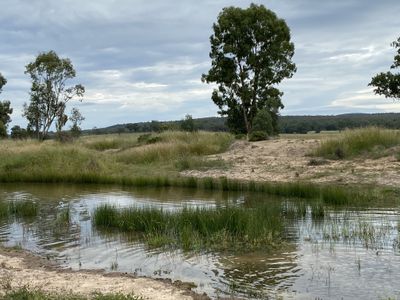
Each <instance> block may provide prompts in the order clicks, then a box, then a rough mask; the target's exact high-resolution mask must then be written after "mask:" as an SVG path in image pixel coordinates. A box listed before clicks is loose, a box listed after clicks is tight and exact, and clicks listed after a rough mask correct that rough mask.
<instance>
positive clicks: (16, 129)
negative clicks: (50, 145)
mask: <svg viewBox="0 0 400 300" xmlns="http://www.w3.org/2000/svg"><path fill="white" fill-rule="evenodd" d="M28 136H29V135H28V132H27V131H26V129H24V128H21V127H20V126H18V125H15V126H13V127H12V128H11V138H12V139H15V140H23V139H26V138H28Z"/></svg>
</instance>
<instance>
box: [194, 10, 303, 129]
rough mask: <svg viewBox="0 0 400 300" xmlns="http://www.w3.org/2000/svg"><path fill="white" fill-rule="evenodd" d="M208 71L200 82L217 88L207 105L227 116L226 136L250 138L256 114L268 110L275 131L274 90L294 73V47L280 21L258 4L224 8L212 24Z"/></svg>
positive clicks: (277, 104) (277, 106)
mask: <svg viewBox="0 0 400 300" xmlns="http://www.w3.org/2000/svg"><path fill="white" fill-rule="evenodd" d="M213 29H214V33H213V35H212V36H211V37H210V42H211V52H210V58H211V68H210V70H209V71H208V73H207V74H203V76H202V80H203V81H205V82H207V83H216V84H217V85H218V89H214V91H213V93H212V97H211V98H212V100H213V101H214V103H215V104H216V105H217V106H218V107H219V109H220V112H219V113H220V114H221V115H223V116H227V117H228V118H227V125H228V126H229V127H230V129H231V131H236V133H238V131H242V133H250V132H251V130H252V124H253V119H254V117H255V116H256V114H257V112H258V111H259V110H260V109H267V110H268V112H269V113H270V115H271V118H272V125H273V127H274V131H277V120H278V113H279V109H280V108H283V104H282V102H281V96H282V92H280V91H279V90H278V89H277V88H276V85H278V84H279V83H280V82H281V81H282V80H283V79H284V78H290V77H292V76H293V74H294V72H295V71H296V66H295V64H294V63H293V62H292V57H293V55H294V45H293V43H292V42H291V40H290V30H289V28H288V26H287V25H286V22H285V21H284V20H283V19H279V18H278V17H277V16H276V14H275V13H274V12H272V11H270V10H268V9H266V8H265V7H264V6H263V5H255V4H251V5H250V7H249V8H247V9H242V8H237V7H227V8H224V9H223V10H222V12H221V13H220V14H219V16H218V20H217V22H216V23H215V24H214V25H213Z"/></svg>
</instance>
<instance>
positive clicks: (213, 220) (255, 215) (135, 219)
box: [93, 204, 283, 250]
mask: <svg viewBox="0 0 400 300" xmlns="http://www.w3.org/2000/svg"><path fill="white" fill-rule="evenodd" d="M93 221H94V224H95V225H96V226H97V227H98V228H101V229H117V230H119V231H123V232H130V233H133V234H135V235H137V236H138V237H139V238H140V239H142V240H144V241H145V242H148V244H149V245H150V246H155V247H161V246H164V247H170V248H181V249H183V250H209V249H213V250H234V249H236V250H238V249H242V250H243V249H246V250H249V249H256V248H265V249H270V248H272V247H274V246H276V245H278V244H279V242H280V240H279V239H280V237H281V235H282V234H281V233H282V231H283V222H282V221H281V219H280V209H279V207H278V206H271V205H266V204H265V205H260V206H258V207H257V208H254V209H252V208H243V207H230V206H228V207H217V208H215V209H211V208H183V209H182V210H181V211H178V212H171V211H164V210H162V209H158V208H137V207H131V208H126V209H118V208H117V207H115V206H111V205H107V204H106V205H103V206H100V207H98V208H97V209H96V210H95V213H94V216H93Z"/></svg>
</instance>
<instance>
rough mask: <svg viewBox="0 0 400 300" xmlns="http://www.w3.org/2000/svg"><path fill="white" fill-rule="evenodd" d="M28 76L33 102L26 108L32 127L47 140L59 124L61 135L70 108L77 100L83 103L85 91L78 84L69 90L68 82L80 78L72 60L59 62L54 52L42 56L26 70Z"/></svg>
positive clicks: (58, 129) (39, 136)
mask: <svg viewBox="0 0 400 300" xmlns="http://www.w3.org/2000/svg"><path fill="white" fill-rule="evenodd" d="M25 74H29V76H30V77H31V80H32V87H31V101H30V103H29V105H27V104H25V105H24V116H25V117H26V118H27V120H28V122H29V125H28V127H29V128H30V129H31V130H32V131H34V132H35V133H36V135H37V137H38V138H42V139H43V138H45V137H46V135H47V133H48V131H49V129H50V127H51V125H52V124H53V122H54V121H55V120H57V131H61V129H62V127H63V126H64V125H65V123H66V121H67V120H68V118H67V117H66V115H65V113H64V112H65V108H66V104H67V103H68V102H69V101H70V100H71V99H73V98H75V97H78V98H80V100H81V97H83V94H84V92H85V88H84V87H83V86H82V85H80V84H77V85H75V86H71V87H66V82H67V81H68V80H70V79H72V78H74V77H75V76H76V72H75V69H74V67H73V65H72V63H71V61H70V60H69V59H68V58H65V59H64V58H59V57H58V55H57V54H56V53H55V52H54V51H49V52H43V53H40V54H39V55H38V56H37V57H36V59H35V60H34V61H33V62H31V63H29V64H28V65H27V66H26V71H25Z"/></svg>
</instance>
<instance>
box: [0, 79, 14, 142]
mask: <svg viewBox="0 0 400 300" xmlns="http://www.w3.org/2000/svg"><path fill="white" fill-rule="evenodd" d="M6 83H7V80H6V79H5V78H4V77H3V75H2V74H1V73H0V94H1V92H2V89H3V86H4V85H5V84H6ZM12 112H13V109H12V108H11V103H10V101H0V138H2V137H7V127H8V123H10V122H11V118H10V115H11V114H12Z"/></svg>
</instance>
